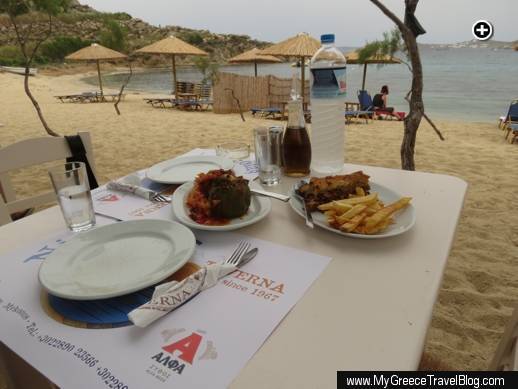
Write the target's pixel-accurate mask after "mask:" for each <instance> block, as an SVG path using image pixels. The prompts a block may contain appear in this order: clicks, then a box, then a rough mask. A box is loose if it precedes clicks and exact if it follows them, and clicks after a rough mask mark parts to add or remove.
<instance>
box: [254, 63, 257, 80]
mask: <svg viewBox="0 0 518 389" xmlns="http://www.w3.org/2000/svg"><path fill="white" fill-rule="evenodd" d="M254 68H255V76H256V77H257V61H254Z"/></svg>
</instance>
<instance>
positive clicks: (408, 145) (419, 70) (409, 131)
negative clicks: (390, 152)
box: [400, 30, 424, 170]
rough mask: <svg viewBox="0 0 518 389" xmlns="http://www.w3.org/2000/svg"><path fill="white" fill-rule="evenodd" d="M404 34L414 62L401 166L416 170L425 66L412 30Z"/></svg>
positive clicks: (422, 108)
mask: <svg viewBox="0 0 518 389" xmlns="http://www.w3.org/2000/svg"><path fill="white" fill-rule="evenodd" d="M402 35H403V39H404V40H405V43H406V46H407V49H408V55H409V56H410V61H411V63H412V94H411V96H410V103H409V108H410V110H409V112H408V116H407V117H406V118H405V131H404V135H403V142H402V143H401V151H400V153H401V168H402V169H405V170H415V159H414V152H415V140H416V137H417V130H418V128H419V125H420V124H421V119H422V118H423V113H424V103H423V67H422V65H421V58H420V56H419V49H418V48H417V41H416V38H415V36H414V34H413V33H412V32H411V31H410V30H407V31H405V32H402Z"/></svg>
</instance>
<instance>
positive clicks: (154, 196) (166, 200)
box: [151, 192, 171, 203]
mask: <svg viewBox="0 0 518 389" xmlns="http://www.w3.org/2000/svg"><path fill="white" fill-rule="evenodd" d="M151 201H156V202H157V203H170V202H171V197H168V196H164V195H162V194H160V193H158V192H153V194H152V195H151Z"/></svg>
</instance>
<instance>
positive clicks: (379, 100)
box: [372, 85, 394, 113]
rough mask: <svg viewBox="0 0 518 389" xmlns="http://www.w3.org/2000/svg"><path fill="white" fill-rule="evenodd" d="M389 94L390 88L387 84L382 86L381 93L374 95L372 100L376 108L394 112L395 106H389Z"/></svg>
mask: <svg viewBox="0 0 518 389" xmlns="http://www.w3.org/2000/svg"><path fill="white" fill-rule="evenodd" d="M388 94H389V89H388V86H387V85H383V86H382V87H381V91H380V93H378V94H377V95H375V96H374V99H373V100H372V105H374V108H375V109H379V110H382V111H386V112H390V113H392V112H394V107H387V96H388Z"/></svg>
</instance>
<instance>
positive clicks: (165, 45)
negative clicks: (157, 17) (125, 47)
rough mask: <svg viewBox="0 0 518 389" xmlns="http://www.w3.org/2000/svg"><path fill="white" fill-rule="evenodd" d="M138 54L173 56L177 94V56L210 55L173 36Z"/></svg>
mask: <svg viewBox="0 0 518 389" xmlns="http://www.w3.org/2000/svg"><path fill="white" fill-rule="evenodd" d="M136 53H146V54H165V55H170V56H171V64H172V68H173V87H174V91H175V93H176V58H175V57H176V56H177V55H208V54H207V53H206V52H205V51H203V50H200V49H198V48H197V47H194V46H192V45H190V44H188V43H187V42H184V41H183V40H181V39H178V38H177V37H175V36H173V35H171V36H168V37H167V38H164V39H162V40H160V41H158V42H155V43H152V44H150V45H148V46H145V47H142V48H141V49H138V50H137V51H136Z"/></svg>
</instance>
